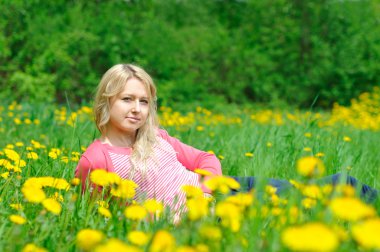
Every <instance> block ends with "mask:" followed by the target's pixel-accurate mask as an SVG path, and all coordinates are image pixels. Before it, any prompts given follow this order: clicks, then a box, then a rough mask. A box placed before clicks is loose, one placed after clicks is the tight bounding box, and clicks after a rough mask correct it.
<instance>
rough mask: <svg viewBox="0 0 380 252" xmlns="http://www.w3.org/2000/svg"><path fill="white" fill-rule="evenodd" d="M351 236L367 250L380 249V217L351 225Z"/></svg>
mask: <svg viewBox="0 0 380 252" xmlns="http://www.w3.org/2000/svg"><path fill="white" fill-rule="evenodd" d="M351 230H352V236H353V238H354V240H355V241H356V242H357V243H359V244H360V246H361V247H363V248H365V249H368V250H376V251H377V250H380V239H379V233H380V219H379V218H376V219H369V220H365V221H363V222H361V223H357V224H355V225H354V226H353V227H352V229H351Z"/></svg>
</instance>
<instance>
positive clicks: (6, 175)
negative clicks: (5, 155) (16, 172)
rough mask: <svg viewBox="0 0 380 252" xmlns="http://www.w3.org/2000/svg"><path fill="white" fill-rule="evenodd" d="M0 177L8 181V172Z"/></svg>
mask: <svg viewBox="0 0 380 252" xmlns="http://www.w3.org/2000/svg"><path fill="white" fill-rule="evenodd" d="M0 176H1V177H2V178H3V179H8V177H9V172H3V173H1V174H0Z"/></svg>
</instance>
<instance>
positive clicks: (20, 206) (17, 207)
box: [9, 203, 22, 210]
mask: <svg viewBox="0 0 380 252" xmlns="http://www.w3.org/2000/svg"><path fill="white" fill-rule="evenodd" d="M9 206H10V207H11V208H13V209H14V210H22V205H21V204H20V203H17V204H9Z"/></svg>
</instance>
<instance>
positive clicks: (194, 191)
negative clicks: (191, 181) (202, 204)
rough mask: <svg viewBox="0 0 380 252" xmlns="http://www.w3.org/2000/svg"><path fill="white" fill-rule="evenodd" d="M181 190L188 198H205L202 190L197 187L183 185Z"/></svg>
mask: <svg viewBox="0 0 380 252" xmlns="http://www.w3.org/2000/svg"><path fill="white" fill-rule="evenodd" d="M181 189H182V191H184V192H185V193H186V197H187V198H197V197H202V196H203V191H202V189H201V188H199V187H197V186H192V185H183V186H182V187H181Z"/></svg>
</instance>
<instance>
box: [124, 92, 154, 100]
mask: <svg viewBox="0 0 380 252" xmlns="http://www.w3.org/2000/svg"><path fill="white" fill-rule="evenodd" d="M120 96H132V97H136V96H137V97H139V96H138V95H134V94H129V93H120ZM139 98H140V99H149V98H148V97H147V96H141V97H139Z"/></svg>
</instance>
